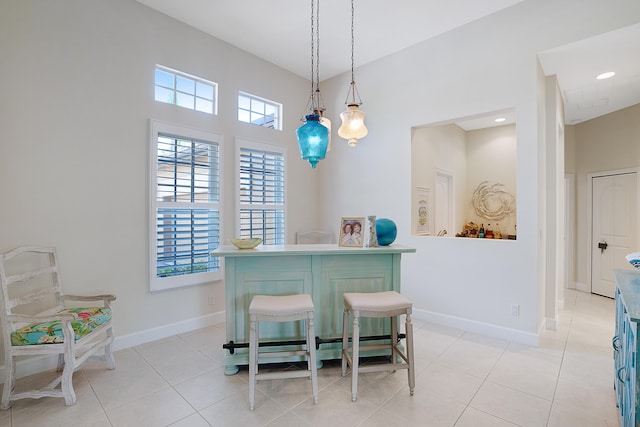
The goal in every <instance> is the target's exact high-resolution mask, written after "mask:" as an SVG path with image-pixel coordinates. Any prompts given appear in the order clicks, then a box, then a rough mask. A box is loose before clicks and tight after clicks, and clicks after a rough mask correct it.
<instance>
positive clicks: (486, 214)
mask: <svg viewBox="0 0 640 427" xmlns="http://www.w3.org/2000/svg"><path fill="white" fill-rule="evenodd" d="M471 203H472V204H473V208H474V209H475V211H476V214H478V216H480V217H482V218H486V219H491V220H501V219H503V218H505V217H506V216H507V215H509V214H512V213H513V212H515V210H516V199H515V197H513V195H512V194H511V193H509V192H508V191H507V190H505V186H504V185H502V184H500V183H499V182H496V183H495V184H489V181H482V182H481V183H480V184H479V185H478V187H477V188H476V189H475V190H474V191H473V196H472V199H471Z"/></svg>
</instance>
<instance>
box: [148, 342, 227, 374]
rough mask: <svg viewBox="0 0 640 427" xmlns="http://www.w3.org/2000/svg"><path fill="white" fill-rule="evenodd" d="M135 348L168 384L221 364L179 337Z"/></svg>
mask: <svg viewBox="0 0 640 427" xmlns="http://www.w3.org/2000/svg"><path fill="white" fill-rule="evenodd" d="M135 349H136V351H137V352H138V353H139V354H140V355H141V356H142V357H143V358H144V359H145V360H146V361H147V362H148V363H149V364H150V365H152V366H153V367H154V368H155V370H156V371H158V373H159V374H160V375H161V376H162V377H163V378H164V379H165V380H166V381H167V382H168V383H169V384H177V383H179V382H182V381H183V380H185V379H187V378H193V377H195V376H197V375H202V374H203V373H205V372H207V371H210V370H211V369H214V368H217V367H219V366H221V365H220V363H218V362H217V361H215V360H212V359H211V358H209V357H207V356H206V355H205V354H204V353H202V352H200V351H198V350H194V349H193V348H192V347H191V346H189V345H187V344H186V343H185V342H184V340H182V339H181V338H179V337H176V339H175V340H172V341H166V340H165V341H163V342H162V343H159V344H157V345H153V344H152V343H149V344H145V345H144V346H140V347H135Z"/></svg>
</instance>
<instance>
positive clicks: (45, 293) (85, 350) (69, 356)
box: [0, 246, 116, 409]
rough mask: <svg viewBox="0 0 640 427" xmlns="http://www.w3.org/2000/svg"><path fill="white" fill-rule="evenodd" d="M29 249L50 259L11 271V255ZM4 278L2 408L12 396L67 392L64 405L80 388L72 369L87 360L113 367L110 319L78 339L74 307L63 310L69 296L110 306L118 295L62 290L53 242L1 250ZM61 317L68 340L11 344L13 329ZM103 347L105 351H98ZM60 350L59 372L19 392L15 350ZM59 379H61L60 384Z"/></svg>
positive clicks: (0, 268)
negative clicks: (32, 308)
mask: <svg viewBox="0 0 640 427" xmlns="http://www.w3.org/2000/svg"><path fill="white" fill-rule="evenodd" d="M27 253H39V254H45V255H48V258H49V265H48V266H45V267H37V268H34V269H32V270H31V271H28V272H26V273H21V274H14V275H7V270H6V263H7V261H9V260H11V259H12V258H15V257H17V256H19V255H23V254H27ZM46 276H50V277H51V281H50V282H51V284H50V285H49V286H48V287H46V288H44V287H42V288H40V289H38V290H36V291H32V292H30V293H28V294H25V295H20V296H19V297H15V298H13V297H11V295H10V292H9V289H10V287H12V286H13V287H15V286H20V284H21V283H24V282H28V281H31V280H37V279H39V278H44V277H46ZM0 282H1V284H2V297H3V301H2V305H1V307H0V310H1V313H0V314H1V316H0V318H1V324H2V335H3V343H4V354H5V359H4V360H5V378H4V388H3V392H2V401H1V402H0V409H8V408H9V407H10V406H11V401H14V400H18V399H24V398H32V399H39V398H41V397H64V401H65V404H66V405H73V404H74V403H76V394H75V392H74V390H73V383H72V377H73V373H74V372H75V371H76V370H77V369H79V368H80V367H81V366H82V364H84V363H85V362H86V361H87V360H100V361H105V362H106V364H107V367H108V368H109V369H115V359H114V357H113V352H112V348H111V347H112V343H113V338H114V335H113V327H112V324H111V320H109V321H108V322H105V323H103V324H102V325H100V326H98V327H96V328H95V329H94V330H93V331H91V332H90V333H88V334H87V335H85V336H83V337H81V338H80V339H78V340H76V339H75V334H74V331H73V327H72V326H71V322H72V321H73V320H75V316H74V315H73V314H70V313H66V314H60V313H58V312H60V311H61V310H64V309H65V308H67V307H66V306H65V302H68V301H91V302H93V304H92V305H96V302H98V301H102V304H103V306H104V307H107V308H109V307H110V303H111V301H114V300H115V299H116V297H115V296H114V295H95V296H78V295H64V294H63V293H62V287H61V284H60V278H59V274H58V261H57V254H56V250H55V248H50V247H39V246H22V247H19V248H16V249H14V250H11V251H9V252H7V253H4V254H2V255H0ZM51 296H54V297H55V301H56V304H55V305H54V306H51V305H50V304H49V306H48V307H46V308H45V309H44V310H43V311H40V312H39V313H36V314H24V313H22V312H19V313H18V312H16V309H17V308H19V307H20V306H24V305H25V304H34V303H35V304H38V303H39V302H42V303H44V301H47V300H49V301H50V300H51ZM52 321H60V322H61V325H62V332H63V335H64V342H62V343H57V344H32V345H23V346H14V345H12V344H11V334H12V333H13V332H14V331H16V330H17V329H19V328H20V327H23V326H26V325H29V324H33V323H42V322H52ZM99 352H102V355H97V354H98V353H99ZM50 354H57V355H58V361H57V363H58V369H57V370H58V372H60V371H62V373H61V375H60V376H58V377H56V379H54V380H53V381H52V382H50V383H49V384H47V385H46V386H44V387H43V388H41V389H39V390H29V391H24V392H21V393H16V392H15V386H16V357H17V356H42V355H50ZM58 385H60V387H59V388H57V387H58Z"/></svg>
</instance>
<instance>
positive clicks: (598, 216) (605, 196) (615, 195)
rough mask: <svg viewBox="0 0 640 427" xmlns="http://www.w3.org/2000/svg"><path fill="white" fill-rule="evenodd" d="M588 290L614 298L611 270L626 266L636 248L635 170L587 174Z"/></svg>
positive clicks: (636, 207) (636, 176)
mask: <svg viewBox="0 0 640 427" xmlns="http://www.w3.org/2000/svg"><path fill="white" fill-rule="evenodd" d="M590 183H591V196H592V197H591V292H592V293H594V294H598V295H603V296H606V297H609V298H613V297H614V292H615V277H614V274H613V270H614V269H618V268H622V269H629V268H631V266H630V265H629V263H628V262H627V261H626V259H625V255H627V254H629V253H631V252H634V251H635V250H636V248H637V243H638V242H637V240H638V239H637V231H638V173H637V171H632V172H630V171H627V172H619V173H616V172H610V173H603V174H598V175H592V176H591V180H590Z"/></svg>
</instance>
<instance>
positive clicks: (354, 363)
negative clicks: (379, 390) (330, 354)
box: [351, 312, 360, 402]
mask: <svg viewBox="0 0 640 427" xmlns="http://www.w3.org/2000/svg"><path fill="white" fill-rule="evenodd" d="M351 341H352V343H351V344H352V348H353V352H352V353H351V401H352V402H355V401H356V399H357V396H358V366H359V364H360V313H358V312H355V313H353V337H352V338H351Z"/></svg>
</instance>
